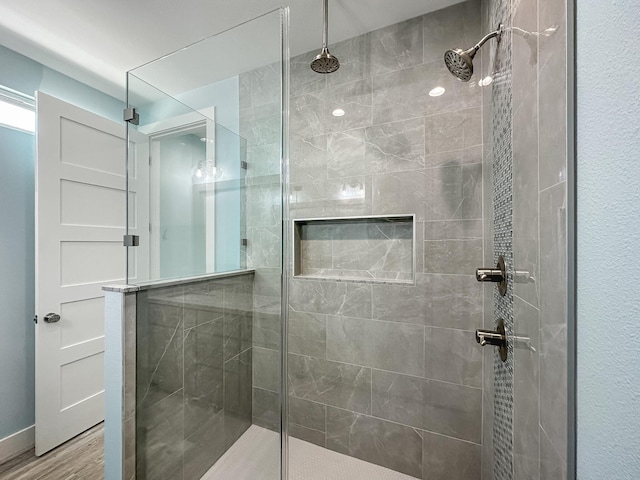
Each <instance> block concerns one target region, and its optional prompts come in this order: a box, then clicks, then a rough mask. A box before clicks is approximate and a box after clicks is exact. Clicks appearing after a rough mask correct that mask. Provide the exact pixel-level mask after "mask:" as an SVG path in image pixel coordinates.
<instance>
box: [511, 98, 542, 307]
mask: <svg viewBox="0 0 640 480" xmlns="http://www.w3.org/2000/svg"><path fill="white" fill-rule="evenodd" d="M536 93H537V92H536V91H535V90H534V92H532V94H531V95H530V96H529V95H528V96H527V97H526V98H525V100H524V102H523V103H522V105H521V107H520V108H519V109H517V110H516V111H515V112H514V116H513V125H514V126H513V130H514V132H515V133H514V135H513V191H514V194H513V224H514V227H513V256H514V258H513V261H514V267H515V269H516V270H518V271H522V272H528V273H529V274H530V278H531V280H532V281H529V282H522V283H518V282H516V283H514V293H515V294H516V295H518V296H520V297H521V298H523V299H524V300H526V301H527V302H529V303H530V304H532V305H534V306H538V288H539V283H538V282H539V237H538V231H539V225H538V221H539V215H538V122H537V119H538V109H537V102H536V100H535V99H536V96H535V94H536ZM514 95H515V93H514ZM522 278H523V279H524V278H525V277H522ZM534 279H535V280H534Z"/></svg>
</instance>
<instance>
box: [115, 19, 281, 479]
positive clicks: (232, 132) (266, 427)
mask: <svg viewBox="0 0 640 480" xmlns="http://www.w3.org/2000/svg"><path fill="white" fill-rule="evenodd" d="M286 16H287V11H286V9H282V10H280V9H279V10H275V11H272V12H270V13H267V14H265V15H262V16H260V17H258V18H255V19H253V20H250V21H248V22H246V23H243V24H241V25H239V26H237V27H234V28H231V29H229V30H225V31H224V32H223V33H220V34H218V35H214V36H212V37H209V38H207V39H205V40H202V41H201V42H198V43H195V44H193V45H191V46H188V47H186V48H184V49H182V50H179V51H177V52H175V53H172V54H170V55H167V56H165V57H162V58H160V59H158V60H155V61H153V62H150V63H147V64H145V65H142V66H141V67H138V68H136V69H133V70H131V71H130V72H128V75H127V84H128V89H127V98H128V107H129V108H130V109H135V111H132V110H129V112H130V114H131V115H130V116H131V117H132V118H131V121H129V122H128V124H127V128H128V135H129V140H130V141H129V151H128V168H129V172H130V175H129V177H130V178H129V184H128V185H129V188H128V192H129V195H128V223H127V225H128V231H127V234H128V236H129V237H128V241H129V242H130V244H131V246H129V247H128V270H127V273H128V277H127V278H128V283H129V284H130V285H135V286H136V287H137V289H138V291H137V294H136V322H135V327H134V330H135V337H136V353H135V375H129V376H128V378H129V379H130V380H129V382H133V383H135V389H134V390H135V408H134V409H133V411H132V412H131V416H132V419H133V420H134V421H133V424H134V425H135V428H134V429H133V430H135V434H133V433H132V432H130V433H131V435H132V438H133V437H135V439H134V441H133V442H131V441H130V442H129V443H130V444H132V445H133V450H135V454H134V455H133V458H132V459H131V460H130V461H132V462H133V463H134V464H135V468H134V470H135V473H136V478H138V479H141V480H144V479H148V480H162V479H167V480H175V479H182V480H197V479H199V478H206V479H220V480H227V479H232V478H234V479H235V478H264V479H267V480H276V479H279V478H280V476H281V467H280V459H281V448H280V444H281V409H282V406H281V401H280V391H281V382H280V378H281V368H282V364H281V357H282V353H281V349H282V347H281V338H280V335H281V333H280V332H281V331H280V325H281V324H282V318H281V316H282V309H281V293H282V289H281V278H282V268H283V267H282V258H283V256H282V249H283V241H282V221H283V216H282V201H281V198H282V195H281V189H282V180H281V168H282V152H283V150H284V146H283V138H284V135H283V132H282V129H283V125H284V119H283V100H282V98H283V96H282V91H283V88H284V84H285V82H284V80H283V67H282V65H283V62H284V61H286V48H284V42H285V38H286V37H285V33H286V28H287V24H286ZM255 45H260V55H257V50H256V49H255V48H254V46H255ZM134 245H135V246H134ZM132 377H133V378H134V380H131V378H132ZM258 471H259V472H260V476H259V477H255V476H254V475H253V474H252V473H251V472H258Z"/></svg>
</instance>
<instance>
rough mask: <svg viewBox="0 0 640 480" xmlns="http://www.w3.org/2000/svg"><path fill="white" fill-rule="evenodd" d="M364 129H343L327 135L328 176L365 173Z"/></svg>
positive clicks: (347, 175)
mask: <svg viewBox="0 0 640 480" xmlns="http://www.w3.org/2000/svg"><path fill="white" fill-rule="evenodd" d="M364 158H365V137H364V129H363V128H357V129H355V130H348V131H341V132H335V133H330V134H329V135H327V176H328V178H342V177H353V176H356V175H365V174H366V173H367V169H366V166H365V161H364Z"/></svg>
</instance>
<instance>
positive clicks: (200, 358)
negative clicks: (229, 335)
mask: <svg viewBox="0 0 640 480" xmlns="http://www.w3.org/2000/svg"><path fill="white" fill-rule="evenodd" d="M184 395H185V398H189V399H197V400H201V401H203V402H206V403H208V404H211V405H213V406H215V407H217V409H218V410H221V409H222V407H223V399H224V392H223V322H222V319H219V320H216V321H213V322H210V323H205V324H203V325H200V326H198V327H194V328H191V329H189V330H186V331H185V332H184Z"/></svg>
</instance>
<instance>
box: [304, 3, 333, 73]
mask: <svg viewBox="0 0 640 480" xmlns="http://www.w3.org/2000/svg"><path fill="white" fill-rule="evenodd" d="M328 43H329V0H324V31H323V35H322V51H321V52H320V53H319V54H318V55H316V58H314V59H313V61H312V62H311V70H313V71H314V72H316V73H333V72H335V71H336V70H338V69H339V68H340V62H339V61H338V59H337V58H336V57H334V56H333V55H331V53H329V48H328V47H327V45H328Z"/></svg>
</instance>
